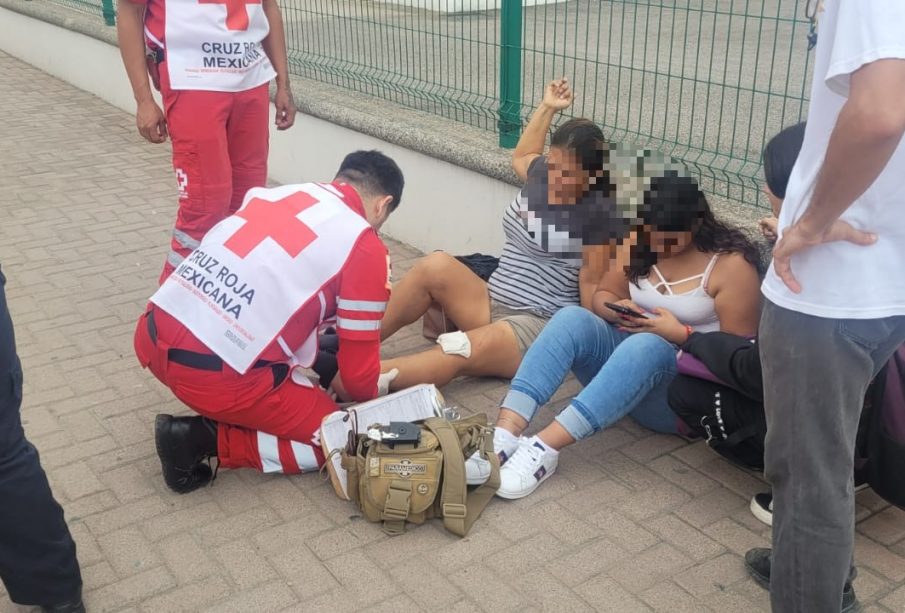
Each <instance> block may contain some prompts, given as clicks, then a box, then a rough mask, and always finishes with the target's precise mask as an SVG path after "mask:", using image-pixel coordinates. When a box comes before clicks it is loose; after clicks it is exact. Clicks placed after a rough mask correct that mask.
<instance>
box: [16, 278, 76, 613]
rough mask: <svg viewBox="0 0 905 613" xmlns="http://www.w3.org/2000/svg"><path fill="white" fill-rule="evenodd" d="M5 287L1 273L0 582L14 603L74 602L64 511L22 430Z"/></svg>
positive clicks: (72, 555) (73, 559)
mask: <svg viewBox="0 0 905 613" xmlns="http://www.w3.org/2000/svg"><path fill="white" fill-rule="evenodd" d="M5 284H6V278H5V277H4V276H3V273H2V272H0V501H2V502H0V579H2V580H3V584H4V585H5V586H6V591H7V592H8V593H9V597H10V599H11V600H12V601H13V602H17V603H19V604H25V605H51V604H57V603H61V602H66V601H68V600H71V599H72V598H74V597H75V596H76V594H77V593H78V591H79V590H80V589H81V585H82V578H81V574H80V572H79V565H78V561H77V560H76V556H75V543H73V541H72V537H71V536H70V534H69V528H68V527H67V526H66V522H65V521H64V519H63V509H62V508H60V505H59V504H57V502H56V500H54V498H53V494H52V493H51V491H50V486H49V485H48V483H47V477H46V476H45V474H44V470H43V469H42V468H41V464H40V462H39V460H38V452H37V451H36V450H35V448H34V447H33V446H32V445H31V443H29V442H28V440H26V438H25V432H24V431H23V430H22V421H21V419H20V416H19V407H20V405H21V403H22V369H21V367H20V365H19V358H18V356H17V355H16V341H15V337H14V335H13V324H12V320H11V319H10V316H9V310H8V309H7V305H6V294H5V291H4V286H5Z"/></svg>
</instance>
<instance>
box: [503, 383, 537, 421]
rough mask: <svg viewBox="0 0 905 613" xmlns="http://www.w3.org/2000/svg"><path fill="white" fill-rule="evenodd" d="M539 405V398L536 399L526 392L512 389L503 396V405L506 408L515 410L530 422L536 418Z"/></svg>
mask: <svg viewBox="0 0 905 613" xmlns="http://www.w3.org/2000/svg"><path fill="white" fill-rule="evenodd" d="M537 405H538V402H537V400H535V399H534V398H532V397H531V396H529V395H528V394H526V393H525V392H520V391H519V390H514V389H510V390H509V393H507V394H506V397H505V398H503V403H502V405H501V406H502V407H503V408H504V409H509V410H510V411H515V412H516V413H518V414H519V415H521V416H522V417H523V418H524V419H525V421H527V422H530V421H531V420H532V419H534V414H535V413H537Z"/></svg>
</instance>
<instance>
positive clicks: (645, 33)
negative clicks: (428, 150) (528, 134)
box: [53, 0, 809, 204]
mask: <svg viewBox="0 0 905 613" xmlns="http://www.w3.org/2000/svg"><path fill="white" fill-rule="evenodd" d="M53 1H55V2H58V3H60V4H64V5H66V6H70V7H73V8H76V9H78V10H83V11H88V12H92V13H96V14H100V13H102V12H103V6H104V5H105V4H109V5H110V6H111V7H112V0H53ZM280 4H281V6H282V9H283V15H284V19H285V27H286V35H287V43H288V48H289V63H290V70H291V71H292V72H293V73H294V74H297V75H300V76H303V77H306V78H309V79H313V80H316V81H321V82H325V83H330V84H332V85H336V86H340V87H343V88H346V89H349V90H354V91H357V92H362V93H365V94H369V95H372V96H375V97H379V98H382V99H385V100H389V101H391V102H393V103H395V104H399V105H402V106H406V107H410V108H415V109H420V110H423V111H426V112H430V113H434V114H437V115H440V116H443V117H446V118H449V119H451V120H453V121H457V122H462V123H465V124H468V125H471V126H475V127H478V128H481V129H484V130H488V131H490V132H499V133H500V143H501V144H503V145H504V146H509V147H511V146H513V145H514V143H515V140H516V139H517V136H518V130H519V126H520V125H521V124H523V123H524V122H525V121H526V120H527V118H528V117H529V116H530V114H531V111H532V110H533V108H534V104H535V102H536V101H537V100H538V99H539V98H540V95H541V90H542V88H543V85H544V83H546V82H547V81H549V80H551V79H554V78H557V77H560V76H567V77H569V79H570V80H571V81H572V84H573V86H574V89H575V92H576V100H575V104H574V105H573V107H572V108H571V109H569V111H568V114H567V116H583V117H589V118H591V119H593V120H594V121H596V122H597V123H598V124H599V125H601V126H602V127H603V129H604V132H605V134H606V136H607V137H608V138H609V139H611V140H614V141H618V142H623V143H627V144H635V145H638V146H645V147H650V148H656V149H660V150H662V151H664V152H665V153H669V154H671V155H673V156H675V157H677V158H679V159H681V160H682V161H684V162H685V163H686V164H688V165H689V167H690V168H691V169H692V170H693V171H695V172H696V174H698V176H699V177H700V178H701V183H702V187H704V189H705V191H707V192H708V193H709V194H711V195H715V196H720V197H724V198H727V199H729V200H733V201H736V202H742V203H746V204H755V203H757V200H758V196H757V193H756V190H757V186H758V185H759V182H760V177H759V174H760V152H761V149H762V148H763V145H764V143H765V141H766V140H767V139H768V138H769V137H770V136H772V135H773V134H775V133H776V132H778V131H779V130H780V129H781V128H782V127H784V126H787V125H790V124H792V123H796V122H798V121H800V120H801V118H802V117H804V115H805V113H806V110H807V100H806V92H807V87H806V85H807V83H808V80H809V53H808V49H807V45H808V40H807V34H808V26H809V22H808V20H807V19H806V17H805V6H806V5H807V4H808V2H807V0H568V1H560V2H554V1H552V0H281V1H280ZM110 10H111V11H112V8H111V9H110ZM752 190H753V191H752Z"/></svg>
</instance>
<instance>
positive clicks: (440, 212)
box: [0, 0, 516, 254]
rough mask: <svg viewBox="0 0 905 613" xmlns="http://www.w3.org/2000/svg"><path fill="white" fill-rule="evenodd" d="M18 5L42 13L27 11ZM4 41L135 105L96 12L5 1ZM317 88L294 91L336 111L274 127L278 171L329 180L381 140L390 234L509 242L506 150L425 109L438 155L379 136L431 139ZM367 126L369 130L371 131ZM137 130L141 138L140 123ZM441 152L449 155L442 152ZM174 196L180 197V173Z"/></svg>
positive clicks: (426, 240) (490, 248) (424, 241)
mask: <svg viewBox="0 0 905 613" xmlns="http://www.w3.org/2000/svg"><path fill="white" fill-rule="evenodd" d="M4 6H6V7H8V8H3V7H4ZM10 8H14V9H15V10H10ZM19 11H28V12H32V13H40V14H35V15H28V14H24V13H23V12H19ZM51 21H53V22H55V23H51ZM57 23H58V24H59V25H56V24H57ZM0 50H3V51H5V52H6V53H9V54H10V55H13V56H15V57H18V58H20V59H22V60H23V61H25V62H27V63H29V64H32V65H34V66H36V67H38V68H40V69H41V70H43V71H45V72H47V73H49V74H52V75H54V76H55V77H57V78H59V79H61V80H63V81H66V82H68V83H71V84H73V85H74V86H76V87H78V88H80V89H83V90H86V91H88V92H90V93H92V94H94V95H96V96H98V97H100V98H102V99H103V100H106V101H107V102H109V103H110V104H113V105H114V106H117V107H119V108H121V109H123V110H124V111H126V112H129V113H132V112H134V110H135V104H134V100H133V97H132V92H131V88H130V87H129V83H128V80H127V78H126V75H125V71H124V70H123V68H122V64H121V62H120V57H119V49H118V48H117V47H116V46H115V29H114V28H110V27H107V26H104V24H103V22H102V20H101V19H100V18H94V17H85V16H82V15H79V14H76V13H72V12H71V11H66V10H65V9H60V8H59V7H56V6H54V5H49V4H45V3H41V2H39V1H38V0H35V1H33V2H27V3H26V2H22V0H2V1H0ZM313 87H318V88H319V89H321V88H320V86H319V85H318V84H311V83H296V84H294V87H293V90H294V92H295V97H296V100H297V102H300V107H303V108H304V107H317V109H318V111H320V113H319V114H321V115H330V114H331V113H332V114H333V115H335V116H336V117H337V118H338V120H337V121H328V120H325V119H323V118H322V117H318V116H316V114H315V113H314V112H312V113H303V112H302V113H299V115H298V117H297V119H296V125H295V126H294V127H293V128H292V129H291V130H289V131H287V132H276V131H273V133H272V135H271V152H270V177H271V179H272V180H274V181H277V182H280V183H291V182H300V181H307V180H325V179H330V178H332V176H333V173H334V172H335V170H336V168H337V166H338V165H339V162H340V161H341V160H342V158H343V156H344V155H345V154H346V153H348V152H350V151H353V150H356V149H362V148H367V149H372V148H377V149H380V150H382V151H384V152H385V153H387V154H388V155H390V156H392V157H393V158H394V159H396V161H397V162H398V163H399V165H400V166H401V168H402V169H403V172H404V173H405V175H406V187H405V193H404V195H403V201H402V206H401V207H400V208H399V210H398V211H397V212H396V213H394V214H393V216H392V218H391V220H390V221H389V222H388V223H387V224H386V226H385V227H384V231H385V233H386V234H387V235H388V236H391V237H392V238H396V239H398V240H401V241H403V242H405V243H408V244H409V245H412V246H414V247H416V248H418V249H421V250H422V251H431V250H434V249H444V250H447V251H450V252H453V253H472V252H484V253H492V254H498V253H499V250H500V248H501V246H502V242H503V234H502V227H501V223H500V219H501V215H502V211H503V209H504V208H505V206H506V205H507V204H508V203H509V201H510V200H511V199H512V197H513V195H514V194H515V191H516V188H515V187H514V186H513V185H512V184H511V183H510V182H507V180H508V181H511V180H512V179H511V177H510V176H509V174H507V173H508V171H507V170H506V169H505V168H504V166H505V157H506V156H507V155H508V154H506V153H505V152H502V151H492V150H491V151H484V152H483V154H484V155H485V157H486V156H490V157H492V158H493V160H492V161H491V162H487V161H486V160H484V161H479V160H474V159H473V158H474V155H472V154H473V153H474V152H467V151H466V152H465V153H462V150H463V149H465V148H464V147H462V146H459V145H454V144H451V143H450V142H448V140H449V139H447V138H446V136H445V135H444V134H443V133H442V132H440V129H441V128H439V127H437V126H436V125H431V124H432V122H434V121H435V120H434V119H433V118H429V117H423V118H421V117H419V118H418V120H419V121H421V120H423V123H425V124H426V125H427V128H426V129H427V130H428V131H430V133H431V134H432V135H433V137H434V140H435V141H436V142H434V143H433V146H434V147H435V148H436V149H437V152H436V153H435V154H433V155H432V154H430V153H425V152H421V151H418V150H416V149H415V148H414V147H406V146H403V145H400V144H397V143H396V142H391V141H390V139H382V138H379V136H380V135H382V134H388V135H394V136H398V137H402V136H404V137H405V138H407V139H408V142H410V143H415V144H419V143H421V144H424V143H425V142H426V143H427V144H430V142H431V139H430V138H426V137H425V135H424V134H420V135H419V134H418V130H417V129H415V128H413V126H412V125H411V123H412V122H411V121H409V120H407V119H406V118H404V117H400V116H399V115H400V113H401V114H402V115H405V113H404V112H401V111H399V110H398V109H396V110H395V112H394V111H393V109H390V108H375V104H374V102H373V101H365V100H362V99H359V98H356V97H355V96H354V95H352V94H349V93H346V92H342V91H334V90H330V89H328V88H323V89H322V91H319V92H316V91H312V88H313ZM338 96H342V98H338ZM338 99H341V100H344V102H345V103H347V106H350V105H351V106H354V105H357V106H358V107H360V108H362V109H364V110H361V111H356V110H355V109H351V110H350V109H349V108H342V109H339V108H331V109H324V108H321V106H323V105H325V104H328V103H329V101H330V100H333V101H335V100H338ZM334 106H335V104H334ZM50 112H53V110H52V109H51V110H50ZM341 123H344V124H346V125H347V126H358V127H359V128H360V129H359V130H356V129H353V128H350V127H346V126H344V125H340V124H341ZM445 129H446V130H459V127H457V126H453V127H452V128H450V127H449V126H446V127H445ZM363 131H370V132H371V134H365V133H363ZM374 134H376V135H377V136H375V135H374ZM135 138H136V139H137V138H140V137H139V135H138V133H137V132H136V134H135ZM148 146H153V145H150V144H149V145H148ZM444 147H446V149H444ZM485 147H486V145H485ZM449 149H455V151H451V150H449ZM444 157H445V158H447V159H449V160H453V161H444V159H442V158H444ZM459 158H461V159H464V160H466V162H468V163H470V164H471V165H472V166H478V165H483V166H487V167H491V168H496V169H497V171H496V172H497V174H498V175H499V176H497V177H492V176H488V175H487V174H483V173H480V172H477V171H475V170H474V169H473V168H472V169H469V168H466V167H463V164H461V163H460V164H457V163H454V162H455V161H457V160H458V159H459ZM469 160H470V161H469ZM173 197H174V198H175V197H176V193H175V182H174V194H173Z"/></svg>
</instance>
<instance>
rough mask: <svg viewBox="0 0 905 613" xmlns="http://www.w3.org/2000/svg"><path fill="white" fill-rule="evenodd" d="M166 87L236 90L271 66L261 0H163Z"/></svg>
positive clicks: (268, 73) (264, 76)
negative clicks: (164, 11)
mask: <svg viewBox="0 0 905 613" xmlns="http://www.w3.org/2000/svg"><path fill="white" fill-rule="evenodd" d="M165 10H166V14H165V18H166V26H165V27H166V32H165V35H164V36H165V40H166V66H167V70H168V71H169V75H170V87H172V88H173V89H175V90H179V89H197V90H208V91H219V92H240V91H245V90H249V89H251V88H253V87H257V86H258V85H261V84H263V83H266V82H268V81H270V80H271V79H272V78H273V77H274V76H276V72H274V70H273V66H271V64H270V60H269V59H268V58H267V54H265V53H264V48H263V47H262V45H261V41H263V40H264V38H266V37H267V34H268V32H269V31H270V23H269V22H268V21H267V16H266V15H265V14H264V8H263V5H262V3H261V0H257V2H254V0H251V1H249V0H166V7H165Z"/></svg>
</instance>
